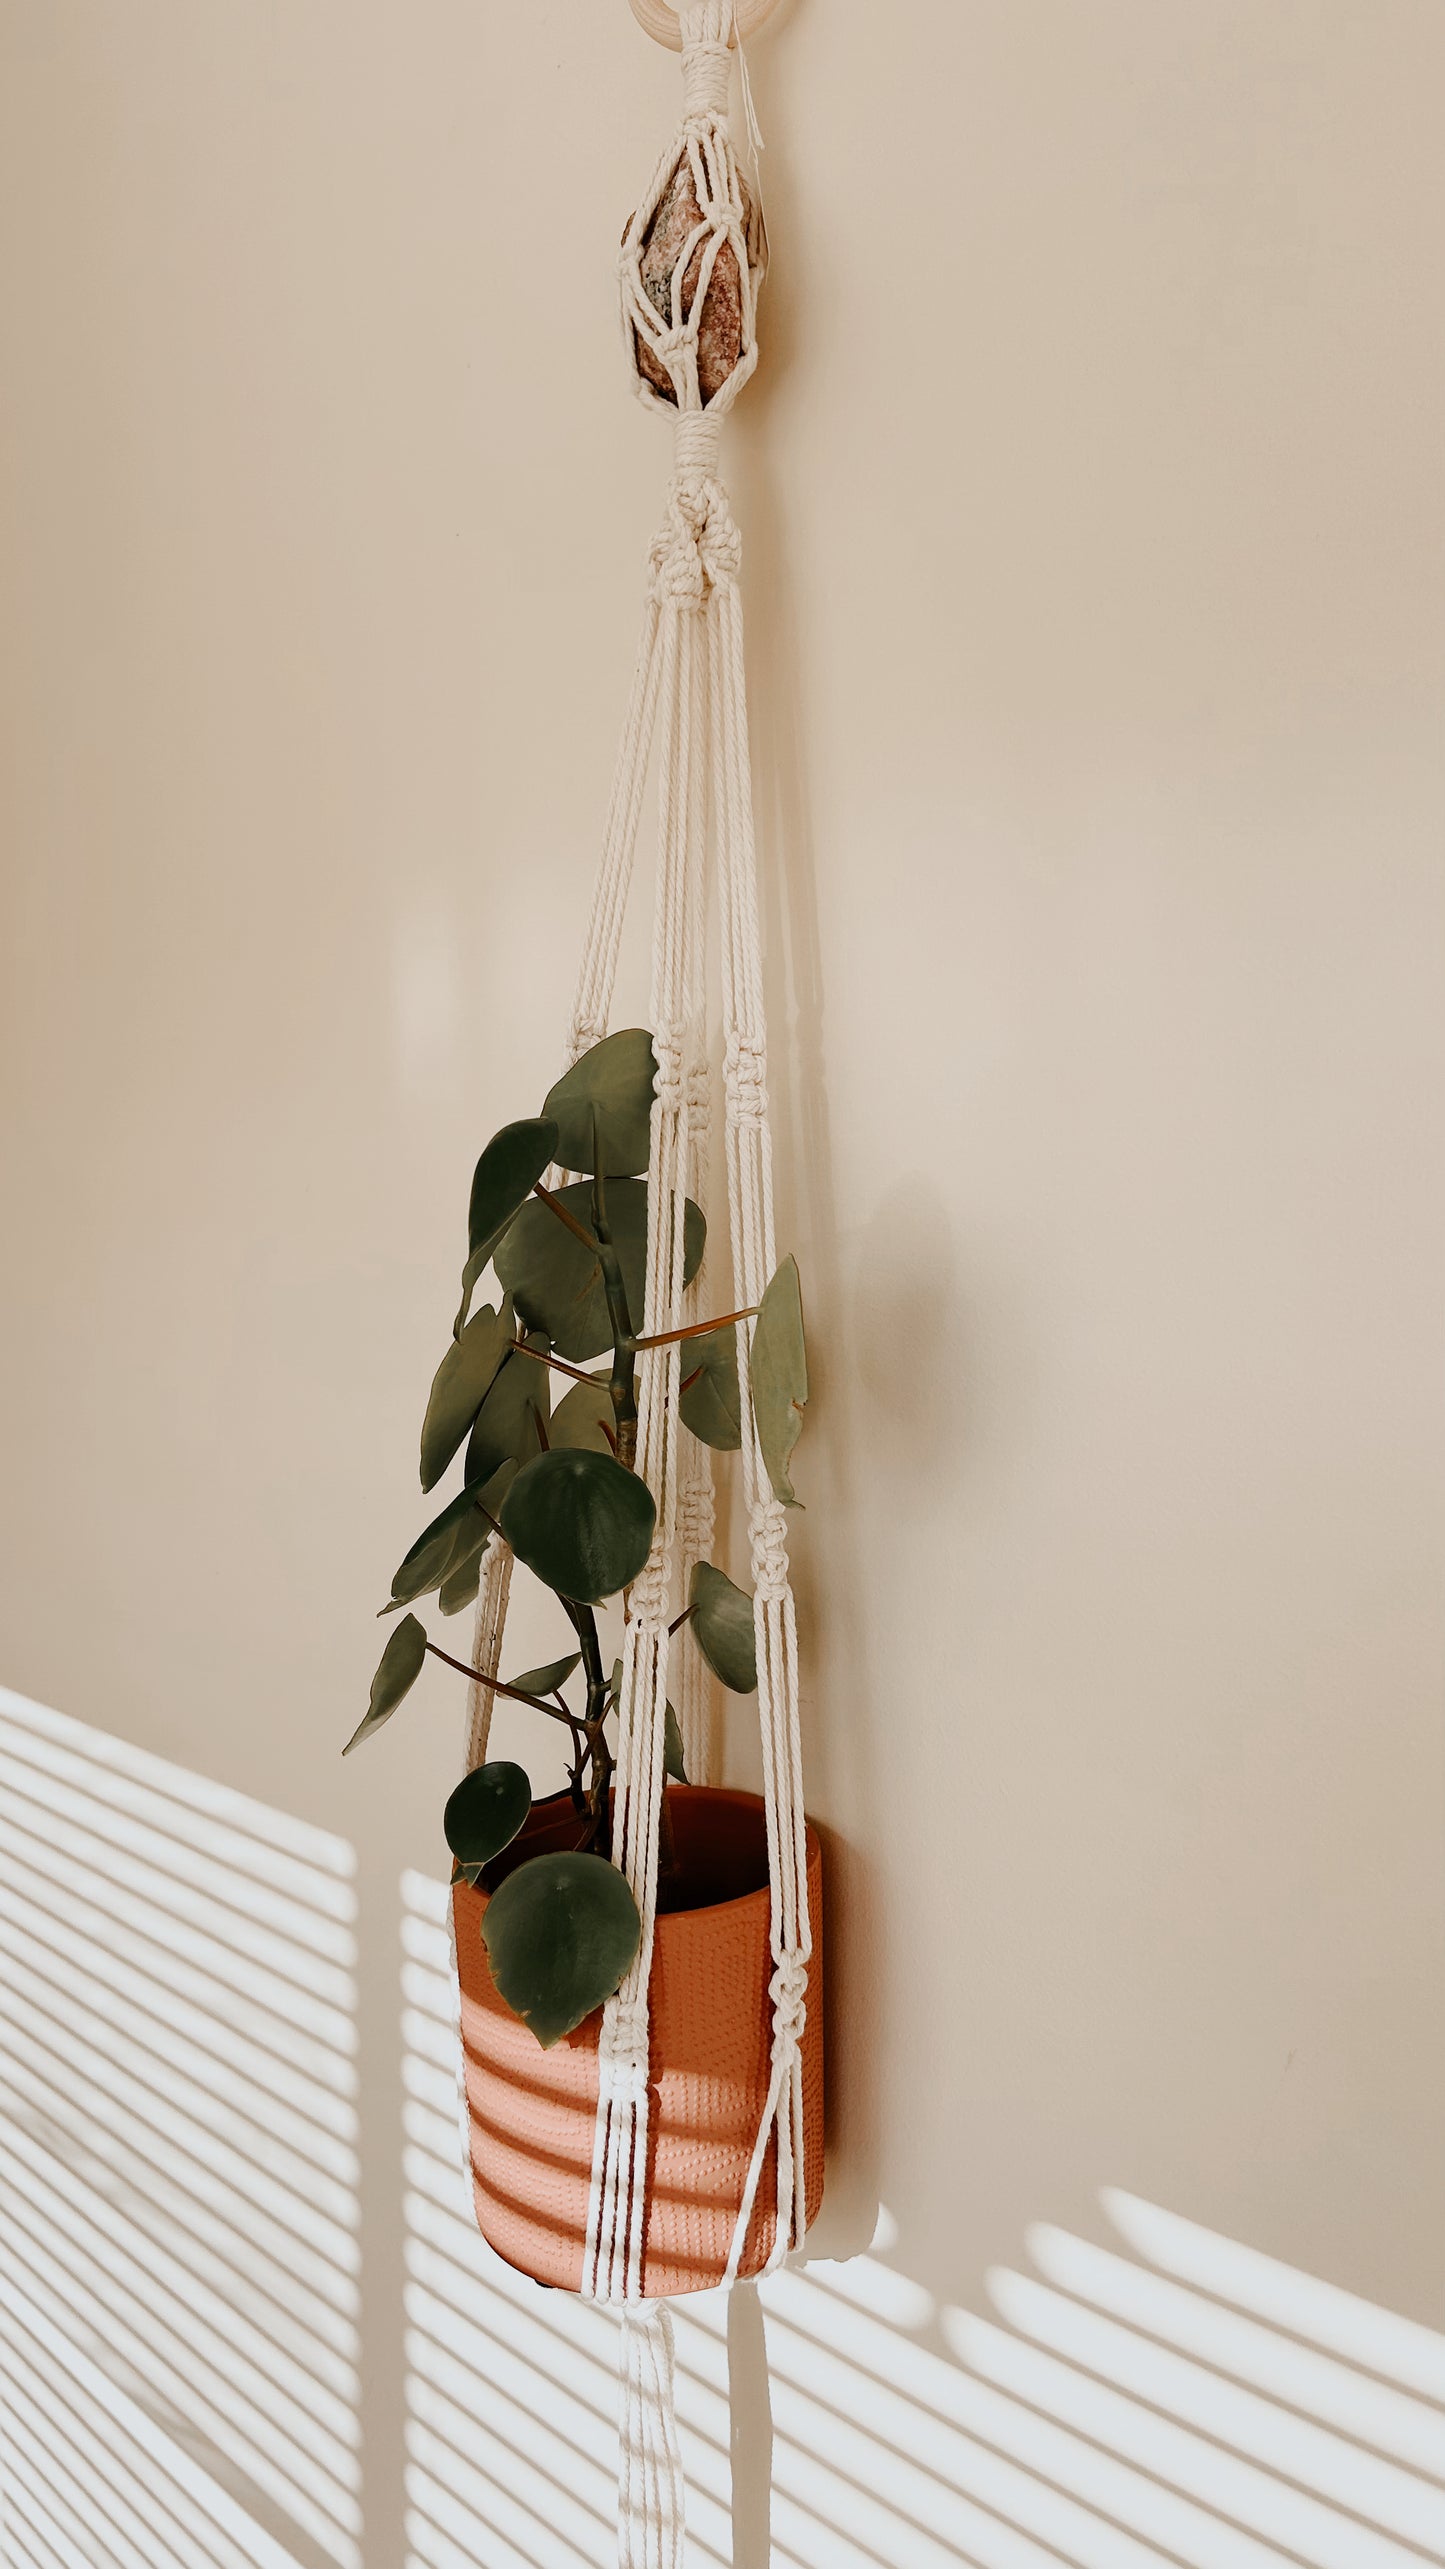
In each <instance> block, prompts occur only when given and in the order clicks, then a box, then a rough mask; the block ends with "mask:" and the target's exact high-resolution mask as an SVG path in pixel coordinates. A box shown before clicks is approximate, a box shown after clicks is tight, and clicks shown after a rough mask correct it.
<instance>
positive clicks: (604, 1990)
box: [482, 1855, 642, 2050]
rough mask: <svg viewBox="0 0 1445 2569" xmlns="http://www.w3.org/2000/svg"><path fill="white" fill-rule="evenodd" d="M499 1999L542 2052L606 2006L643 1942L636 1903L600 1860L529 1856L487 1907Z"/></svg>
mask: <svg viewBox="0 0 1445 2569" xmlns="http://www.w3.org/2000/svg"><path fill="white" fill-rule="evenodd" d="M482 1937H483V1941H484V1942H485V1944H486V1948H487V1959H488V1961H489V1962H490V1964H491V1966H492V1978H493V1979H494V1981H495V1982H496V1984H497V1988H498V1990H499V1991H500V1993H501V1996H502V1997H503V1998H504V1999H505V2001H506V2003H507V2005H508V2006H509V2007H510V2008H511V2009H512V2011H513V2013H514V2014H515V2015H517V2016H520V2017H521V2018H522V2020H523V2022H524V2024H527V2025H530V2027H531V2029H532V2031H533V2033H534V2034H535V2035H536V2037H537V2040H538V2042H539V2043H540V2044H541V2045H542V2047H543V2049H544V2050H550V2048H551V2046H552V2044H553V2043H558V2042H560V2041H561V2039H562V2037H563V2035H564V2034H570V2033H571V2032H572V2030H573V2028H574V2026H577V2025H580V2024H581V2022H582V2019H583V2017H584V2016H590V2015H591V2013H592V2011H593V2009H594V2008H595V2007H600V2006H601V2005H602V2002H603V2000H604V1999H606V1998H610V1997H611V1995H612V1993H613V1991H614V1989H615V1988H616V1987H617V1985H618V1982H619V1981H620V1980H621V1979H622V1976H623V1974H624V1972H625V1971H626V1970H627V1968H628V1966H629V1964H630V1963H631V1962H632V1960H633V1957H634V1956H635V1954H636V1952H637V1948H638V1946H639V1944H640V1943H641V1941H642V1921H641V1919H640V1918H639V1917H638V1914H637V1903H636V1901H635V1900H634V1899H633V1897H632V1894H631V1892H630V1891H629V1889H628V1887H627V1884H626V1882H625V1881H624V1879H623V1877H622V1875H621V1874H620V1873H619V1872H618V1870H617V1867H616V1866H615V1865H613V1864H608V1863H607V1862H606V1860H605V1858H604V1857H602V1856H600V1855H534V1856H531V1857H529V1858H528V1860H527V1862H526V1863H525V1864H519V1865H518V1867H517V1870H516V1872H515V1873H510V1874H508V1876H507V1879H506V1881H505V1882H504V1883H502V1884H501V1886H500V1888H499V1889H498V1890H496V1891H494V1892H493V1894H492V1896H491V1898H490V1900H489V1901H488V1902H487V1908H486V1915H485V1917H484V1918H483V1920H482Z"/></svg>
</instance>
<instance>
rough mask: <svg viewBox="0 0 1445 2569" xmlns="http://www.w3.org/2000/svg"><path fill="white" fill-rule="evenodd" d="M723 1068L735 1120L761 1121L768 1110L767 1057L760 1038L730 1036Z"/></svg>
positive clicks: (741, 1122) (743, 1121)
mask: <svg viewBox="0 0 1445 2569" xmlns="http://www.w3.org/2000/svg"><path fill="white" fill-rule="evenodd" d="M725 1070H726V1077H727V1084H728V1092H729V1095H730V1096H731V1098H732V1101H733V1116H734V1119H735V1121H736V1122H737V1123H739V1124H761V1123H762V1121H763V1119H764V1117H765V1116H766V1114H767V1111H768V1057H767V1053H766V1051H765V1050H764V1047H763V1043H762V1039H761V1037H760V1036H755V1035H730V1036H729V1037H728V1044H727V1053H726V1057H725Z"/></svg>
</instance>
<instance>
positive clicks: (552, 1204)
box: [532, 1178, 597, 1253]
mask: <svg viewBox="0 0 1445 2569" xmlns="http://www.w3.org/2000/svg"><path fill="white" fill-rule="evenodd" d="M532 1193H533V1194H534V1195H540V1197H541V1199H542V1202H543V1203H544V1204H545V1205H546V1207H547V1210H548V1212H549V1213H555V1214H556V1216H557V1219H558V1221H559V1222H565V1223H566V1225H567V1228H568V1230H569V1231H575V1232H576V1234H577V1237H578V1239H579V1240H580V1241H581V1242H582V1245H583V1247H584V1248H585V1249H591V1250H592V1251H594V1253H595V1251H596V1247H597V1243H596V1241H595V1240H594V1239H593V1237H592V1234H591V1232H590V1231H589V1230H588V1228H587V1225H586V1223H585V1222H579V1221H578V1219H577V1216H576V1214H575V1213H569V1212H568V1210H567V1207H566V1205H565V1204H561V1203H559V1202H558V1199H557V1197H556V1196H555V1195H553V1194H552V1193H551V1191H550V1189H549V1188H547V1187H545V1186H544V1185H543V1184H542V1181H541V1179H540V1178H538V1180H537V1183H536V1185H535V1186H534V1187H533V1189H532Z"/></svg>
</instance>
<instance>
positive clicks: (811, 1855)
mask: <svg viewBox="0 0 1445 2569" xmlns="http://www.w3.org/2000/svg"><path fill="white" fill-rule="evenodd" d="M664 1790H665V1791H666V1792H668V1793H706V1794H707V1796H708V1798H709V1800H710V1801H714V1802H735V1803H742V1804H743V1805H744V1806H745V1807H746V1808H747V1809H749V1810H753V1811H759V1812H761V1813H762V1814H763V1816H764V1821H765V1822H766V1815H767V1804H766V1802H765V1801H764V1799H763V1796H762V1794H761V1793H753V1792H750V1791H749V1789H748V1787H747V1786H746V1785H744V1784H679V1783H677V1782H676V1781H675V1780H673V1779H671V1778H670V1779H669V1780H668V1782H667V1784H666V1785H665V1787H664ZM554 1804H565V1805H566V1807H567V1808H568V1809H569V1810H570V1808H571V1796H570V1795H569V1794H568V1793H566V1792H565V1791H563V1792H560V1793H546V1794H544V1795H543V1797H542V1799H541V1801H540V1802H534V1803H533V1804H532V1809H531V1811H529V1812H528V1814H527V1818H528V1819H531V1818H532V1817H533V1816H534V1814H535V1813H537V1812H538V1811H546V1810H549V1809H551V1807H552V1806H553V1805H554ZM526 1825H527V1822H526V1820H524V1821H523V1823H522V1827H523V1828H525V1827H526ZM804 1828H805V1831H806V1847H807V1853H806V1859H805V1860H806V1864H807V1869H808V1871H809V1872H811V1871H812V1869H813V1862H814V1859H815V1857H817V1858H819V1859H821V1855H822V1841H821V1840H820V1838H819V1836H818V1832H817V1830H816V1829H815V1828H814V1826H813V1823H812V1821H811V1820H809V1819H806V1818H805V1820H804ZM518 1834H519V1835H520V1834H521V1832H520V1831H519V1832H518ZM514 1843H515V1841H514ZM609 1861H610V1859H609ZM453 1887H454V1889H455V1890H457V1891H467V1890H470V1891H472V1892H473V1893H474V1894H475V1896H476V1898H477V1899H479V1900H480V1901H481V1903H482V1906H483V1908H485V1907H486V1905H487V1902H488V1901H489V1900H490V1899H491V1897H492V1894H491V1892H490V1891H487V1890H484V1889H483V1887H482V1885H481V1883H480V1882H477V1883H466V1882H459V1883H457V1884H455V1885H454V1886H453ZM772 1896H773V1885H772V1878H771V1874H770V1875H769V1878H768V1880H767V1881H766V1882H760V1883H759V1884H758V1887H757V1889H756V1891H739V1892H737V1893H736V1894H735V1895H734V1897H733V1898H732V1899H731V1900H706V1901H704V1902H702V1904H701V1905H700V1906H699V1907H698V1908H695V1909H668V1910H659V1912H658V1914H657V1917H656V1918H655V1920H654V1922H653V1932H654V1934H657V1935H660V1934H661V1933H662V1931H663V1929H664V1928H666V1927H671V1926H673V1925H675V1924H676V1922H677V1921H678V1920H679V1919H682V1918H717V1917H720V1916H721V1915H722V1913H723V1911H724V1910H725V1909H745V1908H747V1907H748V1905H749V1904H750V1902H752V1901H754V1900H767V1901H769V1902H771V1900H772Z"/></svg>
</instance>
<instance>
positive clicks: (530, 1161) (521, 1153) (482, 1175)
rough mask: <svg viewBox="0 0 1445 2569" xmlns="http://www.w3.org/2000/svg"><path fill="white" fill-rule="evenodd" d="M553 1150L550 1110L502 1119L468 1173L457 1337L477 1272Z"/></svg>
mask: <svg viewBox="0 0 1445 2569" xmlns="http://www.w3.org/2000/svg"><path fill="white" fill-rule="evenodd" d="M556 1156H557V1127H556V1125H555V1124H554V1123H553V1122H552V1120H551V1118H550V1116H546V1115H539V1116H532V1117H529V1118H528V1119H527V1120H526V1121H525V1122H524V1123H521V1124H504V1125H503V1126H502V1129H501V1131H500V1133H494V1134H493V1136H492V1138H491V1140H490V1142H488V1144H487V1147H486V1149H485V1150H484V1151H483V1153H482V1156H481V1158H480V1159H479V1160H478V1162H477V1165H476V1169H475V1171H474V1173H473V1176H472V1200H471V1206H470V1209H469V1213H468V1218H467V1241H468V1249H469V1255H468V1258H467V1263H466V1265H465V1267H464V1268H463V1270H462V1306H461V1309H460V1311H459V1312H458V1313H457V1316H456V1320H455V1322H454V1324H453V1335H454V1336H455V1337H458V1338H459V1337H460V1336H461V1334H462V1330H463V1328H464V1326H465V1323H466V1317H467V1312H468V1310H469V1308H470V1306H471V1299H472V1293H473V1289H474V1287H475V1285H476V1281H477V1278H478V1276H479V1275H480V1274H481V1272H482V1269H483V1268H484V1267H485V1265H486V1263H487V1260H488V1259H489V1258H490V1256H491V1255H492V1252H493V1250H494V1249H495V1248H496V1245H497V1242H498V1241H499V1240H500V1239H501V1237H502V1234H503V1232H504V1231H505V1230H506V1228H507V1225H508V1223H509V1222H510V1221H511V1220H512V1217H513V1215H514V1214H515V1213H516V1211H517V1207H518V1206H519V1205H521V1204H525V1203H526V1201H527V1198H528V1196H529V1195H530V1194H531V1192H532V1189H533V1187H534V1186H535V1185H536V1183H537V1180H538V1178H539V1177H540V1176H541V1174H542V1171H543V1170H544V1169H545V1168H547V1167H548V1166H549V1165H550V1164H551V1162H552V1161H553V1160H554V1159H555V1158H556Z"/></svg>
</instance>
